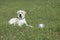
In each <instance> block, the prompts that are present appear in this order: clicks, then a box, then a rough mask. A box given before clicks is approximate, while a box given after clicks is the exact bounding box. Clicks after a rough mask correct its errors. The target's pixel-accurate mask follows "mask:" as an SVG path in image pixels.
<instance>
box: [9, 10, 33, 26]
mask: <svg viewBox="0 0 60 40" xmlns="http://www.w3.org/2000/svg"><path fill="white" fill-rule="evenodd" d="M25 14H26V12H25V11H24V10H19V11H17V18H12V19H10V20H9V22H8V23H9V24H13V25H14V26H15V25H18V26H22V25H23V24H26V26H30V27H32V26H31V25H28V24H27V22H26V20H25Z"/></svg>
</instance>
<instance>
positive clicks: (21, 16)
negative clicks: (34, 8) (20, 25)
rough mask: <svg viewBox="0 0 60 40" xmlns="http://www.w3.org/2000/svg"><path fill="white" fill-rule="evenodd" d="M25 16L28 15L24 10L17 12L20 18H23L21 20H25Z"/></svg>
mask: <svg viewBox="0 0 60 40" xmlns="http://www.w3.org/2000/svg"><path fill="white" fill-rule="evenodd" d="M25 14H26V12H25V11H24V10H19V11H17V16H18V18H21V19H22V18H24V17H25Z"/></svg>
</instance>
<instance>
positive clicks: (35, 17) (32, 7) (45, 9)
mask: <svg viewBox="0 0 60 40" xmlns="http://www.w3.org/2000/svg"><path fill="white" fill-rule="evenodd" d="M20 9H23V10H25V11H26V12H27V14H26V20H27V22H28V24H31V25H33V26H34V28H30V27H26V26H25V25H23V26H22V27H19V26H13V25H9V24H8V21H9V19H11V18H13V17H16V11H18V10H20ZM39 23H43V24H45V27H44V28H38V26H37V25H38V24H39ZM0 40H60V0H0Z"/></svg>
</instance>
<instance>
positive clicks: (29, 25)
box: [25, 21, 33, 27]
mask: <svg viewBox="0 0 60 40" xmlns="http://www.w3.org/2000/svg"><path fill="white" fill-rule="evenodd" d="M25 24H26V26H29V27H33V26H31V25H28V24H27V22H26V21H25Z"/></svg>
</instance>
